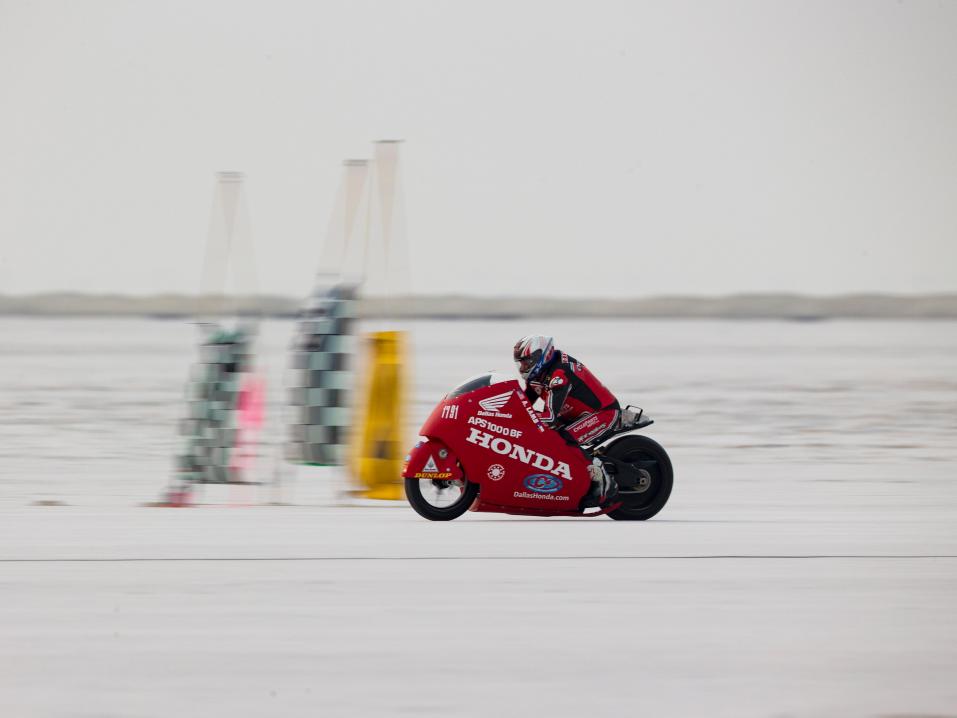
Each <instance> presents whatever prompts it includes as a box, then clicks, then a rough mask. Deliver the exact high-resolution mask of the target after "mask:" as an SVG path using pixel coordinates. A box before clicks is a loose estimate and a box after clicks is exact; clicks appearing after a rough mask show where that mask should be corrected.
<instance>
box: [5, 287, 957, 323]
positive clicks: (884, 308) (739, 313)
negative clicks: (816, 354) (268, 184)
mask: <svg viewBox="0 0 957 718" xmlns="http://www.w3.org/2000/svg"><path fill="white" fill-rule="evenodd" d="M302 304H303V301H302V300H299V299H294V298H291V297H282V296H274V295H273V296H267V295H264V296H248V297H229V298H224V297H211V296H198V295H184V294H159V295H153V296H125V295H117V294H101V295H100V294H79V293H68V292H64V293H49V294H33V295H22V296H11V295H7V296H4V295H0V315H7V316H11V315H13V316H57V317H156V318H191V317H196V316H211V315H234V314H243V315H249V316H264V317H294V316H296V314H297V313H298V311H299V308H300V306H302ZM359 316H360V317H363V318H366V317H369V318H371V317H381V318H440V319H456V318H512V317H515V318H519V317H616V318H648V319H652V318H662V319H664V318H699V319H701V318H715V319H791V320H807V321H812V320H819V319H840V318H846V319H851V318H854V319H957V294H923V295H911V296H902V295H889V294H846V295H838V296H830V297H811V296H805V295H800V294H735V295H728V296H715V297H688V296H661V297H648V298H642V299H583V298H573V299H569V298H556V299H550V298H547V297H469V296H461V295H443V296H421V295H419V296H404V297H388V298H385V297H366V298H363V299H360V300H359Z"/></svg>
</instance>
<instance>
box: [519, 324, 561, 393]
mask: <svg viewBox="0 0 957 718" xmlns="http://www.w3.org/2000/svg"><path fill="white" fill-rule="evenodd" d="M554 342H555V340H554V339H552V337H544V336H542V335H541V334H531V335H529V336H527V337H522V338H521V339H519V340H518V341H517V342H515V349H514V351H513V352H512V357H513V358H514V359H515V366H516V367H518V373H519V374H520V375H521V377H522V379H524V380H525V381H526V382H529V381H532V380H533V379H535V378H536V377H537V376H538V375H539V374H540V373H541V371H542V368H543V367H544V366H545V365H546V364H548V363H549V362H550V361H551V360H552V357H554V356H555V344H554Z"/></svg>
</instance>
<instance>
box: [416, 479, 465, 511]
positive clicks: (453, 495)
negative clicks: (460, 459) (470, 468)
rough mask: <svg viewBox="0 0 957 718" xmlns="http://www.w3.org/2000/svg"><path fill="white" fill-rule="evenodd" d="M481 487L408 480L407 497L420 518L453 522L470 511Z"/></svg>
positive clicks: (456, 483) (425, 480)
mask: <svg viewBox="0 0 957 718" xmlns="http://www.w3.org/2000/svg"><path fill="white" fill-rule="evenodd" d="M478 492H479V485H478V484H473V483H472V482H471V481H467V480H465V479H463V480H462V481H460V482H455V481H441V480H430V479H406V480H405V497H406V498H407V499H408V500H409V504H411V506H412V508H413V509H415V512H416V513H417V514H418V515H419V516H423V517H424V518H427V519H428V520H429V521H451V520H452V519H457V518H458V517H459V516H461V515H462V514H464V513H465V512H466V511H468V510H469V507H470V506H471V505H472V502H473V501H475V497H476V496H478Z"/></svg>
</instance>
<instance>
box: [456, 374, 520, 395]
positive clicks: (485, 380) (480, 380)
mask: <svg viewBox="0 0 957 718" xmlns="http://www.w3.org/2000/svg"><path fill="white" fill-rule="evenodd" d="M514 378H515V377H513V376H509V375H507V374H505V373H503V372H495V371H490V372H485V373H484V374H479V375H478V376H473V377H472V378H471V379H466V380H465V381H464V382H462V383H461V384H459V385H458V386H457V387H455V388H454V389H453V390H452V391H450V392H449V393H448V394H446V395H445V398H446V399H454V398H456V397H458V396H462V394H468V393H469V392H470V391H475V390H476V389H481V388H482V387H483V386H491V385H492V384H498V383H500V382H503V381H509V380H511V379H514Z"/></svg>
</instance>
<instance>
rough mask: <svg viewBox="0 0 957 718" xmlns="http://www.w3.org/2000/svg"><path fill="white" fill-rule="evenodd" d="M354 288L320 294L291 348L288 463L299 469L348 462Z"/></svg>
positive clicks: (314, 297)
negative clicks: (300, 465)
mask: <svg viewBox="0 0 957 718" xmlns="http://www.w3.org/2000/svg"><path fill="white" fill-rule="evenodd" d="M355 309H356V289H355V287H354V286H351V285H348V284H337V285H336V286H334V287H332V289H329V290H317V291H316V292H315V293H314V294H313V295H312V296H311V297H310V299H309V302H308V304H307V305H306V307H305V309H304V310H303V312H302V318H301V319H300V321H299V326H298V331H297V334H296V338H295V340H294V343H293V348H292V369H291V372H290V375H291V380H290V386H289V403H290V404H291V405H292V421H291V427H290V440H289V442H288V444H287V445H286V458H287V459H288V460H289V461H291V462H294V463H298V464H312V465H319V466H330V465H334V466H338V465H342V464H343V463H345V459H346V445H347V443H348V438H349V437H348V433H349V428H350V425H351V421H352V415H351V411H350V405H351V390H352V384H353V375H352V359H353V355H354V351H355V349H354V344H355V337H354V336H353V325H354V323H355Z"/></svg>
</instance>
